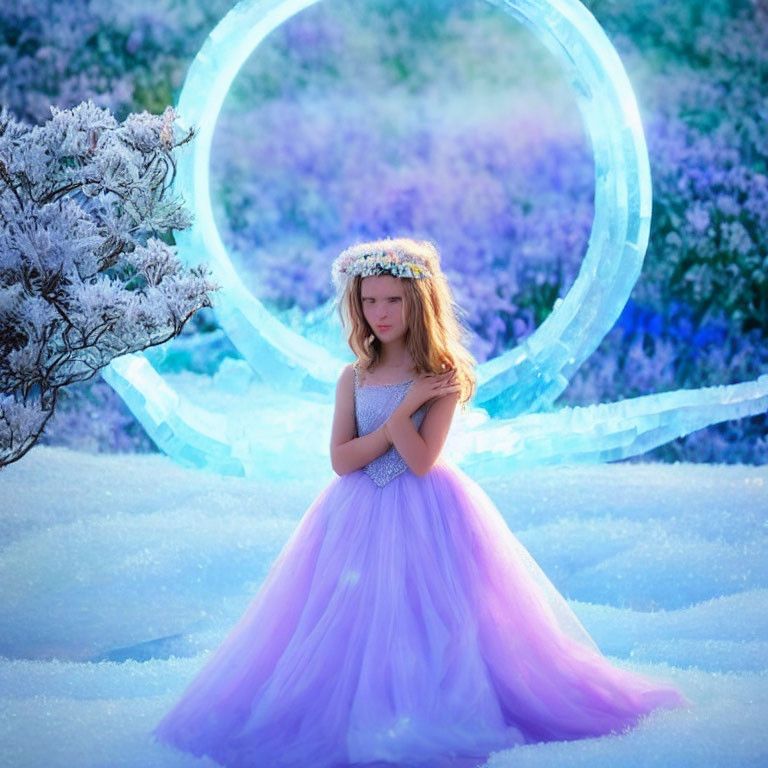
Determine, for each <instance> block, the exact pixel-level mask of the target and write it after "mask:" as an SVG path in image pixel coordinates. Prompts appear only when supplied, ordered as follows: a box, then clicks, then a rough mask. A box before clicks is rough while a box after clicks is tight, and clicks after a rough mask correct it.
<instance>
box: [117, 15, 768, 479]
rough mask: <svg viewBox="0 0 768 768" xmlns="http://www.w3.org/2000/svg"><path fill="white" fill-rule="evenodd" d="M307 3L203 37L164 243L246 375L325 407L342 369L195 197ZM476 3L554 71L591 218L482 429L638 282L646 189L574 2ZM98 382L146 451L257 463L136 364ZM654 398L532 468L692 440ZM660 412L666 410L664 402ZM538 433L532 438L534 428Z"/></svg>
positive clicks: (556, 377)
mask: <svg viewBox="0 0 768 768" xmlns="http://www.w3.org/2000/svg"><path fill="white" fill-rule="evenodd" d="M315 2H317V0H241V2H240V3H238V4H237V5H236V6H235V7H234V8H233V9H232V10H231V11H230V12H229V13H228V14H227V15H226V16H225V17H224V19H222V21H221V22H220V23H219V24H218V26H217V27H216V28H215V29H214V30H213V32H212V33H211V34H210V36H209V37H208V39H207V40H206V41H205V43H204V45H203V47H202V49H201V50H200V52H199V53H198V55H197V57H196V58H195V60H194V61H193V63H192V65H191V67H190V69H189V72H188V74H187V78H186V81H185V84H184V88H183V90H182V93H181V96H180V98H179V103H178V110H179V113H180V116H181V120H182V121H183V123H184V125H183V126H182V127H187V126H188V125H196V126H197V127H198V136H197V138H196V139H195V141H194V142H193V143H192V147H191V154H190V155H187V156H185V157H182V159H181V162H180V163H179V169H178V175H177V179H176V186H177V190H178V191H179V192H180V193H181V194H182V195H183V196H184V198H185V199H186V200H187V202H188V203H191V205H192V207H193V209H194V212H195V223H194V225H193V227H192V228H191V229H189V230H186V231H183V232H179V233H178V234H177V242H178V244H179V251H180V253H181V255H182V257H183V258H185V259H186V260H187V261H188V262H191V263H197V262H199V261H207V262H208V263H209V264H210V266H211V268H212V271H213V273H214V276H215V277H216V279H217V280H218V281H219V282H220V283H221V284H222V286H223V290H222V291H220V292H219V293H218V294H217V295H216V297H215V299H214V301H215V304H214V309H215V312H216V315H217V318H218V320H219V323H220V325H221V326H222V328H223V329H224V330H225V331H226V333H227V334H228V336H229V338H230V339H231V340H232V342H233V343H234V344H235V346H236V347H237V349H238V350H239V351H240V353H241V354H242V356H243V358H244V359H245V360H246V361H247V363H248V364H249V365H250V366H251V368H252V369H253V370H254V371H255V372H257V373H258V374H259V376H260V377H262V378H263V379H264V380H265V381H268V382H270V383H271V384H273V385H274V386H275V387H278V388H280V390H281V391H286V392H294V393H300V392H302V391H304V392H307V391H310V392H317V393H325V394H328V395H330V393H331V390H332V387H333V385H334V383H335V381H336V378H337V376H338V373H339V370H340V368H341V366H342V365H343V362H344V361H342V360H339V359H335V358H334V357H333V355H331V354H329V353H328V351H327V350H326V349H325V348H323V347H322V346H319V345H317V344H315V343H313V342H311V341H310V340H308V339H307V338H305V337H303V336H301V335H299V334H296V333H294V332H292V331H291V330H289V329H288V328H286V327H285V326H283V325H282V324H281V323H280V322H278V321H277V320H276V318H274V317H273V316H272V315H271V314H270V313H269V312H268V311H267V310H266V309H265V307H264V306H263V305H262V304H261V302H259V301H258V300H257V299H256V298H255V297H254V296H253V295H251V294H250V292H249V291H248V290H247V289H246V288H245V286H244V285H243V283H242V281H241V280H240V278H239V276H238V275H237V273H236V271H235V270H234V268H233V266H232V263H231V261H230V259H229V257H228V254H227V251H226V248H225V247H224V244H223V242H222V240H221V237H220V235H219V232H218V230H217V228H216V224H215V220H214V216H213V210H212V205H211V198H210V185H209V181H210V179H209V165H210V149H211V143H212V139H213V133H214V128H215V125H216V121H217V119H218V115H219V112H220V110H221V107H222V105H223V102H224V99H225V97H226V94H227V92H228V91H229V88H230V86H231V84H232V82H233V80H234V78H235V77H236V75H237V73H238V71H239V70H240V68H241V66H242V65H243V63H244V62H245V61H246V59H247V58H248V57H249V56H250V55H251V53H252V52H253V51H254V50H255V49H256V47H257V46H258V44H259V43H260V42H261V41H262V40H263V39H264V38H265V37H266V36H267V35H268V34H269V33H270V32H271V31H272V30H274V29H275V28H276V27H278V26H279V25H280V24H282V23H283V22H284V21H286V20H287V19H289V18H290V17H291V16H293V15H294V14H296V13H298V12H299V11H301V10H303V9H304V8H307V7H309V6H310V5H312V4H314V3H315ZM488 2H491V3H492V4H493V5H496V6H498V7H499V8H501V9H503V10H504V11H506V12H508V13H510V14H511V15H512V16H514V17H515V18H516V19H518V20H519V21H521V22H522V23H523V24H525V25H526V26H527V27H529V28H530V30H531V31H532V32H533V33H534V35H536V37H537V38H538V39H539V40H540V41H541V42H542V43H543V44H544V45H545V46H546V47H547V48H548V49H549V50H550V51H551V52H552V53H553V54H554V55H555V57H556V58H557V59H558V61H559V62H560V64H561V66H562V68H563V71H564V72H565V74H566V76H567V77H568V78H569V80H570V82H571V85H572V87H573V90H574V93H575V95H576V99H577V103H578V105H579V108H580V111H581V114H582V117H583V120H584V123H585V126H586V128H587V133H588V135H589V136H590V140H591V143H592V148H593V152H594V157H595V218H594V222H593V227H592V232H591V234H590V238H589V245H588V248H587V253H586V255H585V257H584V260H583V262H582V265H581V268H580V271H579V274H578V276H577V279H576V280H575V282H574V284H573V286H572V287H571V289H570V290H569V291H568V293H567V295H566V296H565V297H564V298H563V299H562V300H558V301H557V302H556V304H555V306H554V308H553V310H552V312H551V314H550V315H549V317H548V318H547V319H546V320H545V321H544V322H543V323H542V324H541V326H540V327H539V328H537V329H536V331H535V332H534V333H533V334H532V335H531V336H530V337H529V338H528V339H527V340H526V341H525V342H524V343H522V344H521V345H519V346H517V347H515V348H514V349H512V350H510V351H508V352H506V353H505V354H503V355H500V356H499V357H497V358H495V359H493V360H489V361H488V362H486V363H485V364H483V365H481V366H480V367H479V369H478V391H477V396H476V399H475V403H476V404H478V405H484V406H485V407H486V408H487V409H488V410H489V411H490V412H492V413H493V414H494V415H496V416H500V417H516V416H518V415H522V414H530V413H535V412H537V411H542V410H545V409H547V408H548V407H549V406H550V405H551V404H552V403H553V401H554V400H555V399H556V398H557V396H558V395H559V394H560V393H561V392H562V391H563V390H564V389H565V387H566V386H567V383H568V380H569V378H570V376H571V375H572V374H573V372H574V371H575V370H577V368H578V367H579V366H580V365H581V363H582V362H583V361H584V360H585V359H586V358H587V357H588V356H589V355H590V354H591V353H592V352H593V351H594V349H595V348H596V347H597V345H598V344H599V343H600V341H601V339H602V338H603V336H604V335H605V334H606V333H607V332H608V330H609V329H610V328H611V327H612V326H613V324H614V323H615V321H616V319H617V318H618V316H619V314H620V313H621V310H622V308H623V307H624V305H625V303H626V300H627V298H628V297H629V294H630V291H631V290H632V287H633V285H634V284H635V282H636V280H637V277H638V275H639V274H640V269H641V266H642V262H643V258H644V255H645V250H646V247H647V243H648V233H649V227H650V215H651V184H650V170H649V164H648V156H647V150H646V145H645V139H644V136H643V131H642V127H641V123H640V118H639V114H638V109H637V104H636V102H635V98H634V95H633V92H632V88H631V86H630V83H629V80H628V78H627V75H626V73H625V71H624V68H623V66H622V64H621V61H620V60H619V57H618V55H617V53H616V51H615V50H614V48H613V46H612V45H611V43H610V41H609V40H608V38H607V37H606V35H605V34H604V32H603V30H602V29H601V27H600V25H599V24H598V23H597V21H596V20H595V19H594V17H593V16H592V15H591V14H590V13H589V11H587V9H586V8H585V7H584V6H583V5H581V3H579V2H578V0H488ZM329 266H330V265H329ZM329 279H330V278H329ZM104 377H105V378H106V379H107V381H108V382H110V384H112V386H113V387H114V388H115V389H116V390H117V391H118V392H119V393H120V394H121V395H122V396H123V398H124V399H125V400H126V402H127V403H128V404H129V405H130V407H131V408H132V410H133V411H134V413H135V414H136V415H137V417H138V418H139V420H140V421H141V422H142V424H143V425H144V426H145V428H147V430H148V431H149V433H150V435H151V436H152V437H153V439H155V441H156V442H157V443H158V444H159V445H160V446H161V447H163V449H164V450H166V451H167V452H168V453H170V454H171V455H173V456H174V457H176V458H177V459H178V460H180V461H182V462H184V463H191V464H193V465H197V466H208V467H210V468H212V469H215V470H216V471H221V472H227V473H237V474H242V473H247V472H248V471H249V467H251V466H252V465H253V463H254V462H258V454H257V451H256V450H255V449H254V448H253V446H252V445H251V443H249V438H248V435H247V434H246V433H244V432H243V431H242V425H240V424H239V422H238V423H237V424H233V423H232V422H231V421H228V420H227V419H226V418H224V417H222V416H221V415H212V414H208V413H206V411H205V409H204V408H200V407H198V406H195V405H193V404H192V403H189V402H187V401H185V400H184V398H182V397H180V396H179V395H178V394H177V393H175V392H174V391H173V390H172V389H171V388H170V387H169V386H168V385H167V384H166V383H165V382H163V381H162V379H161V377H159V376H158V374H157V372H156V371H154V370H153V369H152V366H151V365H150V363H149V361H148V359H147V358H146V357H145V356H143V355H128V356H125V357H123V358H120V359H118V360H115V361H114V362H113V363H112V364H111V365H110V366H109V367H108V368H107V369H105V371H104ZM760 381H762V379H761V380H760ZM763 385H764V382H763ZM720 389H722V388H720ZM758 390H759V391H758ZM758 390H755V388H754V387H753V388H752V389H750V390H749V393H748V394H747V393H745V392H744V391H743V390H740V392H739V395H738V396H736V394H735V393H734V394H733V396H736V398H737V400H738V401H739V403H738V405H739V409H738V410H729V408H728V406H727V403H728V402H729V401H728V398H729V397H730V396H731V395H729V394H727V393H723V394H722V396H720V395H715V394H713V395H712V397H711V398H708V402H710V403H711V404H715V403H717V404H719V405H720V406H721V407H719V409H712V410H710V411H708V413H710V414H715V413H717V414H718V415H717V416H714V415H713V416H712V418H711V420H710V421H708V422H707V423H713V422H714V421H718V420H723V419H725V418H729V417H730V415H728V414H731V413H732V414H733V415H745V409H747V410H748V409H750V408H752V409H754V410H752V411H749V412H758V411H759V410H762V408H761V407H760V406H759V405H758V403H757V402H756V401H754V398H758V399H759V398H761V397H762V394H763V389H762V388H758ZM745 395H746V397H745ZM658 397H659V396H655V395H651V396H648V397H646V398H636V399H635V400H634V401H627V405H626V406H625V407H624V408H623V409H622V414H623V416H624V417H627V416H630V415H631V416H632V418H633V419H634V421H633V426H632V427H631V428H629V429H627V428H626V427H624V428H623V431H622V434H624V435H625V437H624V438H623V439H622V441H621V442H620V445H619V447H618V448H617V446H616V445H615V444H614V443H610V445H608V446H607V447H606V450H608V451H609V453H607V454H606V453H605V452H604V451H603V450H602V449H601V445H602V444H603V443H605V441H606V440H608V441H609V442H610V437H611V429H612V428H614V429H615V428H618V424H617V423H616V422H614V421H613V420H612V419H609V421H608V423H602V422H601V417H600V411H599V408H601V407H602V406H597V409H598V410H597V411H596V412H595V413H594V414H592V418H591V419H589V420H587V421H588V423H585V419H584V418H583V417H582V416H580V417H579V427H580V428H579V433H580V435H581V436H582V437H584V438H586V437H588V436H592V437H594V438H595V440H594V441H593V442H592V443H591V447H590V450H589V451H587V452H586V453H583V454H579V453H578V451H577V452H575V453H574V452H573V451H570V453H569V451H564V452H563V451H560V450H559V449H558V448H557V446H556V445H555V444H549V448H547V449H546V450H545V451H544V453H543V454H542V455H541V456H540V457H539V458H540V459H545V458H546V457H547V456H548V457H549V459H550V460H552V459H557V458H559V459H560V460H567V457H570V458H571V459H573V460H578V459H576V457H577V456H578V455H589V456H591V457H592V459H591V460H606V457H607V456H610V457H611V458H620V457H621V456H626V455H632V454H633V453H638V452H642V451H644V450H648V449H649V448H651V447H653V445H658V444H660V443H662V442H665V441H667V440H669V439H671V437H670V436H669V430H667V431H665V430H661V429H658V427H659V425H660V423H661V422H665V423H667V424H671V426H672V429H673V430H677V431H679V430H685V431H682V432H679V433H680V434H685V432H686V431H690V429H691V428H694V429H698V428H700V427H701V426H705V424H703V423H699V422H700V421H701V419H699V422H697V423H698V426H695V427H692V426H691V424H692V423H693V422H686V421H685V419H684V418H681V416H684V414H680V413H677V411H678V410H679V408H678V406H674V408H673V411H672V412H670V413H669V414H667V415H668V416H670V418H671V421H670V420H669V419H667V418H666V417H665V416H664V415H663V413H664V412H665V408H666V406H662V404H661V401H659V400H658V399H654V398H658ZM723 398H725V399H723ZM665 402H671V401H669V398H667V401H665ZM700 405H703V404H701V403H700ZM734 405H736V403H734ZM660 410H661V412H662V414H661V415H660ZM564 411H571V409H564ZM570 418H571V414H568V413H565V412H564V413H562V423H560V424H558V425H555V427H556V430H557V429H560V428H565V429H568V428H569V427H571V428H572V426H573V424H571V423H570ZM511 422H513V420H511ZM686 424H688V426H686ZM507 426H512V423H510V424H509V425H507ZM540 426H541V427H542V428H543V426H544V425H543V423H542V424H541V425H540ZM550 426H552V425H550ZM645 433H648V434H650V435H656V437H654V438H653V439H655V440H656V442H655V443H654V442H653V439H651V438H648V439H645V440H639V439H638V437H639V436H641V435H643V434H645ZM505 434H506V437H507V438H508V439H506V440H501V441H500V442H496V443H495V445H496V449H495V450H496V451H497V452H498V451H499V450H500V451H501V452H502V453H504V452H505V448H504V446H505V445H506V446H507V447H508V448H509V450H508V451H506V453H507V455H512V454H513V453H514V450H513V447H512V443H511V442H510V439H511V438H512V437H513V436H514V435H513V433H512V432H510V430H506V432H505ZM673 436H674V435H673ZM513 442H514V441H513ZM478 448H479V451H480V452H482V449H480V447H479V446H478ZM596 457H597V458H596ZM600 457H602V459H601V458H600Z"/></svg>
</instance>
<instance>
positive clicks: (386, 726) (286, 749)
mask: <svg viewBox="0 0 768 768" xmlns="http://www.w3.org/2000/svg"><path fill="white" fill-rule="evenodd" d="M333 276H334V281H335V284H336V286H337V289H338V300H339V310H340V312H341V314H342V319H343V321H344V324H345V326H346V329H347V331H348V334H349V335H348V341H349V345H350V347H351V348H352V351H353V352H354V354H355V356H356V358H357V361H356V363H355V364H354V365H348V366H346V368H345V369H344V370H343V371H342V373H341V376H340V378H339V381H338V385H337V388H336V407H335V414H334V421H333V434H332V437H331V462H332V465H333V469H334V470H335V472H336V473H337V475H338V477H334V479H333V480H332V481H331V482H330V483H329V484H328V485H327V486H326V487H325V489H324V490H323V491H322V492H321V493H320V494H319V496H318V497H317V498H316V499H315V501H314V502H313V503H312V504H311V506H310V507H309V509H308V510H307V511H306V513H305V515H304V517H303V518H302V519H301V522H300V523H299V525H298V526H297V528H296V530H295V532H294V533H293V535H292V536H291V538H290V540H289V541H288V542H287V544H286V545H285V547H284V548H283V550H282V551H281V553H280V555H279V556H278V558H277V560H276V561H275V562H274V563H273V565H272V567H271V569H270V571H269V573H268V574H267V577H266V579H265V581H264V583H263V584H262V586H261V588H260V589H259V591H258V592H257V594H256V595H255V597H254V598H253V600H252V602H251V603H250V605H249V606H248V608H247V610H246V612H245V614H244V615H243V616H242V618H241V619H240V620H239V622H238V623H237V624H236V625H235V627H234V628H233V629H232V630H231V631H230V633H229V635H228V636H227V637H226V639H225V640H224V642H223V643H222V644H221V645H220V646H219V648H218V649H217V650H216V652H215V653H214V654H213V655H212V657H211V658H210V660H209V661H208V662H207V664H206V665H205V666H204V667H203V668H202V670H201V671H200V672H199V673H198V674H197V676H196V677H195V678H194V680H193V681H192V682H191V683H190V685H189V686H188V688H187V689H186V690H185V691H184V693H183V695H182V696H181V698H180V700H179V701H178V702H177V703H176V705H175V706H174V707H173V709H171V711H170V712H168V713H167V714H166V716H165V717H164V718H163V720H162V721H161V722H160V723H159V724H158V725H157V726H156V727H155V729H154V730H153V734H154V735H155V736H156V737H157V738H158V739H159V740H161V741H164V742H166V743H168V744H171V745H174V746H176V747H178V748H180V749H183V750H186V751H189V752H192V753H193V754H195V755H203V754H206V755H209V756H211V757H212V758H213V759H214V760H216V761H217V762H218V763H220V764H221V765H223V766H227V767H228V768H288V767H289V766H290V767H291V768H304V766H312V768H346V767H348V766H369V767H371V768H372V766H401V767H402V766H424V767H425V768H426V766H429V768H440V767H443V766H444V767H446V768H448V767H449V766H451V767H458V766H465V767H467V768H468V767H469V766H475V765H478V764H481V763H483V762H484V761H485V759H486V758H487V756H488V755H489V754H490V752H491V751H493V750H501V749H505V748H510V747H513V746H515V745H519V744H530V743H534V742H539V741H553V740H568V739H579V738H585V737H590V736H600V735H603V734H608V733H611V732H617V731H621V730H623V729H624V728H628V727H632V726H633V725H635V724H636V723H637V720H638V718H639V717H640V716H642V715H644V714H646V713H648V712H650V711H651V710H653V709H654V708H656V707H664V708H672V707H677V706H680V705H690V704H691V702H690V701H689V700H688V699H687V698H686V697H685V696H683V695H682V694H681V693H680V692H678V691H677V690H676V689H675V688H674V687H673V686H672V685H671V684H670V683H669V681H666V680H653V679H650V678H647V677H644V676H641V675H638V674H636V673H633V672H629V671H627V670H624V669H621V668H619V667H616V666H612V665H611V664H610V663H609V662H608V660H607V659H606V658H605V657H604V656H602V654H601V653H600V651H599V649H598V648H597V646H596V645H595V643H594V641H593V640H592V638H591V637H590V636H589V634H588V633H587V632H586V630H585V629H584V627H583V626H582V625H581V623H580V622H579V620H578V618H577V617H576V615H575V614H574V613H573V611H572V610H571V609H570V607H569V606H568V604H567V603H566V601H565V600H564V599H563V597H562V596H561V595H560V594H559V593H558V592H557V590H556V589H555V588H554V586H553V585H552V584H551V582H550V581H549V580H548V579H547V577H546V576H545V575H544V574H543V572H542V571H541V569H540V568H539V567H538V565H537V564H536V563H535V562H534V560H533V559H532V558H531V556H530V554H528V552H527V551H526V550H525V548H524V547H523V546H522V545H521V544H520V542H519V541H518V540H517V539H516V538H515V536H514V535H513V534H512V533H511V531H510V530H509V528H508V527H507V525H506V523H505V522H504V520H503V518H502V517H501V514H500V513H499V511H498V510H497V509H496V507H495V506H494V504H493V503H492V502H491V500H490V499H489V498H488V496H487V495H486V494H485V493H484V492H483V491H482V489H481V488H480V487H479V486H478V485H477V484H476V483H475V482H474V481H473V480H471V478H469V477H468V476H467V475H466V474H464V473H463V472H462V471H461V470H460V469H459V468H458V467H457V466H455V465H453V464H452V463H450V462H448V461H447V460H445V459H442V458H441V457H440V451H441V449H442V447H443V444H444V442H445V439H446V436H447V434H448V431H449V428H450V425H451V419H452V417H453V413H454V411H455V407H456V405H457V403H459V402H461V403H462V405H463V404H464V403H466V401H467V400H468V399H469V398H470V397H471V395H472V393H473V391H474V387H475V379H474V375H473V372H472V364H473V362H474V361H473V358H472V356H471V355H470V354H469V353H468V352H467V351H466V349H465V348H464V346H463V345H462V333H463V328H462V327H461V326H460V324H459V322H458V320H457V316H456V313H455V310H456V308H455V305H454V304H453V302H452V299H451V293H450V290H449V288H448V284H447V282H446V279H445V276H444V275H443V273H442V272H441V269H440V261H439V256H438V253H437V251H436V250H435V248H434V246H433V245H432V244H430V243H429V242H422V241H415V240H411V239H408V238H399V239H388V240H382V241H376V242H370V243H362V244H359V245H356V246H353V247H351V248H348V249H347V250H345V251H344V252H343V253H342V254H341V255H340V256H339V257H338V259H337V260H336V262H335V263H334V265H333Z"/></svg>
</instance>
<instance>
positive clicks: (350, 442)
mask: <svg viewBox="0 0 768 768" xmlns="http://www.w3.org/2000/svg"><path fill="white" fill-rule="evenodd" d="M354 390H355V371H354V369H353V367H352V365H348V366H346V368H344V370H343V371H342V373H341V376H340V377H339V381H338V384H337V385H336V407H335V410H334V413H333V431H332V433H331V466H332V467H333V471H334V472H335V473H336V474H337V475H346V474H347V473H349V472H354V471H355V470H356V469H361V468H362V467H364V466H365V465H366V464H368V463H369V462H371V461H373V460H374V459H375V458H376V457H378V456H381V454H382V453H384V452H385V451H388V450H389V446H390V445H391V443H390V441H389V439H388V438H387V436H386V434H385V432H384V425H382V426H380V427H379V428H378V429H375V430H374V431H373V432H369V433H368V434H367V435H363V436H362V437H355V435H356V434H357V426H356V424H355V391H354Z"/></svg>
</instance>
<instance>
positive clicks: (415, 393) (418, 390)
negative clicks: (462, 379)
mask: <svg viewBox="0 0 768 768" xmlns="http://www.w3.org/2000/svg"><path fill="white" fill-rule="evenodd" d="M460 391H461V385H460V384H459V383H458V382H457V381H456V371H455V370H450V371H445V372H444V373H425V374H422V375H421V376H419V378H417V379H414V381H413V383H412V384H411V386H410V387H409V388H408V392H407V393H406V395H405V397H404V398H403V400H402V402H401V403H400V405H398V406H397V407H398V408H400V409H402V410H403V411H405V412H406V413H407V415H408V416H410V415H411V414H412V413H414V411H417V410H418V409H419V408H421V406H422V405H424V403H426V402H427V400H432V399H435V398H438V397H442V396H443V395H447V394H450V393H452V392H460Z"/></svg>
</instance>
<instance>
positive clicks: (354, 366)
mask: <svg viewBox="0 0 768 768" xmlns="http://www.w3.org/2000/svg"><path fill="white" fill-rule="evenodd" d="M352 367H353V368H354V370H355V389H357V388H358V386H359V384H358V379H357V360H355V363H354V365H353V366H352Z"/></svg>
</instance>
